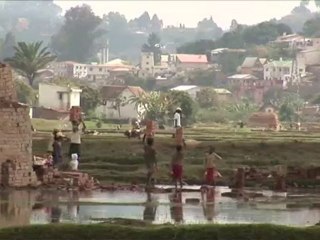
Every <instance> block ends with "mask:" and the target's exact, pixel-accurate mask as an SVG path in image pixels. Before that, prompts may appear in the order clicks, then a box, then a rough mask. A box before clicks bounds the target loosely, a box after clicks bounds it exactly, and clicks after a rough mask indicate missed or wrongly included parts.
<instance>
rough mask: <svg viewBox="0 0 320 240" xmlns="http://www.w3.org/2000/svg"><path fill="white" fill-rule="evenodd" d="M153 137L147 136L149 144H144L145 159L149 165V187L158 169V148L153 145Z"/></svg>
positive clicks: (147, 165)
mask: <svg viewBox="0 0 320 240" xmlns="http://www.w3.org/2000/svg"><path fill="white" fill-rule="evenodd" d="M153 143H154V141H153V138H147V144H146V145H145V146H144V160H145V163H146V167H147V171H148V172H147V187H149V186H150V185H151V180H152V177H153V175H154V173H155V171H156V170H157V157H156V154H157V153H156V150H155V149H154V147H153Z"/></svg>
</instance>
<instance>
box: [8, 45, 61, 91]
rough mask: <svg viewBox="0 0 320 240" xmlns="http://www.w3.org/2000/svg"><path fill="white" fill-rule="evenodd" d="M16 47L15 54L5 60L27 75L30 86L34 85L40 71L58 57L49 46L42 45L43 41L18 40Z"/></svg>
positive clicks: (23, 74)
mask: <svg viewBox="0 0 320 240" xmlns="http://www.w3.org/2000/svg"><path fill="white" fill-rule="evenodd" d="M14 49H15V54H14V56H13V57H12V58H7V59H5V61H6V62H8V63H9V64H10V65H11V66H12V67H13V68H14V69H15V70H16V71H18V72H19V73H20V74H21V75H22V76H24V77H26V78H27V79H28V81H29V84H30V86H33V82H34V80H35V78H36V77H37V75H38V74H39V72H38V71H39V70H41V69H44V68H45V67H46V66H47V65H48V63H50V62H52V61H53V60H54V59H55V58H56V57H55V56H53V55H52V54H51V53H50V52H49V51H48V48H47V47H42V42H35V43H25V42H18V46H16V47H14Z"/></svg>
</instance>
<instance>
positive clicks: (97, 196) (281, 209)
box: [0, 187, 320, 227]
mask: <svg viewBox="0 0 320 240" xmlns="http://www.w3.org/2000/svg"><path fill="white" fill-rule="evenodd" d="M196 188H197V187H196ZM225 191H230V190H229V189H228V188H216V189H215V191H214V194H208V195H204V196H201V194H200V192H182V193H181V194H180V193H178V194H177V193H158V194H147V193H144V192H127V191H117V192H100V191H96V192H86V193H85V192H84V193H75V192H52V191H51V192H50V191H35V190H34V191H11V192H1V193H0V227H9V226H21V225H29V224H49V223H99V222H103V221H106V220H107V219H112V218H126V219H136V220H145V221H148V222H152V223H154V224H161V223H181V224H190V223H209V222H212V223H272V224H282V225H291V226H311V225H315V224H316V223H318V222H319V221H320V208H319V205H320V204H318V203H320V194H316V193H313V194H296V193H295V194H289V195H288V196H284V195H283V196H275V195H274V194H273V193H272V192H264V194H265V197H262V198H258V199H254V200H253V199H231V198H227V197H222V196H221V193H223V192H225ZM317 200H318V202H317Z"/></svg>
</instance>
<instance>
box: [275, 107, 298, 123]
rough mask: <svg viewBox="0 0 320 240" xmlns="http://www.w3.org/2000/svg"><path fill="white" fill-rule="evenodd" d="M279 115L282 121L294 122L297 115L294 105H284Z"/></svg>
mask: <svg viewBox="0 0 320 240" xmlns="http://www.w3.org/2000/svg"><path fill="white" fill-rule="evenodd" d="M279 115H280V120H281V121H287V122H292V121H293V120H294V117H295V115H296V111H295V109H294V107H293V106H292V105H289V104H283V105H281V107H280V110H279Z"/></svg>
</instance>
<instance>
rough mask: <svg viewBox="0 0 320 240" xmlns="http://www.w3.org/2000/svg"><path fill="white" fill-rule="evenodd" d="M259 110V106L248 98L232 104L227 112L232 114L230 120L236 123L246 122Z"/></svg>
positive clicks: (227, 108)
mask: <svg viewBox="0 0 320 240" xmlns="http://www.w3.org/2000/svg"><path fill="white" fill-rule="evenodd" d="M257 110H258V106H257V105H256V104H254V103H253V102H252V101H250V100H249V99H247V98H244V99H241V101H238V102H236V103H232V104H230V105H228V106H227V107H226V111H227V112H229V114H230V117H229V118H230V119H232V120H235V121H239V120H241V121H246V120H247V119H248V117H249V116H250V115H251V114H252V113H253V112H256V111H257Z"/></svg>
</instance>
